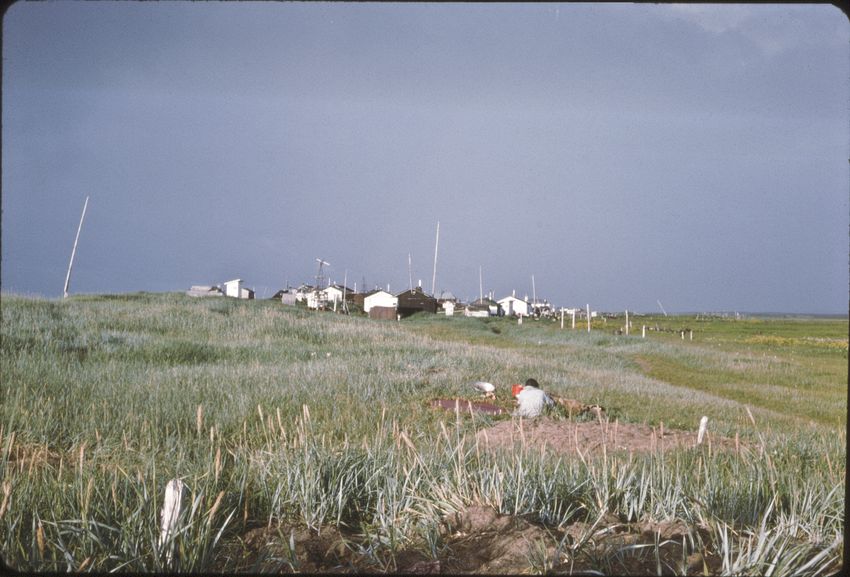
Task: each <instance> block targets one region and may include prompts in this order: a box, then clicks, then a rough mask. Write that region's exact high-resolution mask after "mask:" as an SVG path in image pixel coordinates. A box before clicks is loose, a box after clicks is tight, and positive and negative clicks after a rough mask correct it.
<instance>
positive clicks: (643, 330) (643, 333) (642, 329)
mask: <svg viewBox="0 0 850 577" xmlns="http://www.w3.org/2000/svg"><path fill="white" fill-rule="evenodd" d="M640 338H642V339H645V338H646V325H641V327H640Z"/></svg>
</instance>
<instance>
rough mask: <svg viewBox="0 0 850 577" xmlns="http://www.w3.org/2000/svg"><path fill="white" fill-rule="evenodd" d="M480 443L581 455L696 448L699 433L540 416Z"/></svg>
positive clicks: (727, 443)
mask: <svg viewBox="0 0 850 577" xmlns="http://www.w3.org/2000/svg"><path fill="white" fill-rule="evenodd" d="M478 440H479V441H480V442H481V443H482V444H483V445H484V446H487V447H490V448H503V447H504V448H508V447H513V446H514V445H517V444H519V445H522V444H525V445H526V446H533V447H547V448H549V449H550V450H553V451H555V452H559V453H572V454H578V453H581V454H582V455H583V454H585V453H587V452H594V451H601V450H602V449H603V448H604V449H605V450H607V451H627V452H644V451H656V450H658V451H664V450H669V449H677V448H688V447H694V446H695V445H696V441H697V432H696V431H682V430H676V429H667V428H666V427H663V426H659V427H651V426H649V425H641V424H633V423H620V422H618V421H614V422H610V421H608V420H606V419H603V418H599V419H597V420H595V421H583V422H577V421H570V420H558V419H552V418H550V417H546V416H541V417H537V418H535V419H518V418H514V419H511V420H510V421H502V422H499V423H496V424H495V425H494V426H492V427H489V428H487V429H481V430H480V431H479V432H478ZM703 442H704V443H710V444H711V445H712V446H713V447H715V448H718V447H722V448H728V449H735V440H734V439H727V438H724V437H720V436H717V435H715V436H712V435H711V433H710V432H709V433H707V438H706V439H705V440H704V441H703Z"/></svg>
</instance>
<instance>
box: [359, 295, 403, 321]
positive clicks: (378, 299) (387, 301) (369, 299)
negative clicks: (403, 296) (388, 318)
mask: <svg viewBox="0 0 850 577" xmlns="http://www.w3.org/2000/svg"><path fill="white" fill-rule="evenodd" d="M372 307H388V308H392V309H393V310H395V309H396V308H397V307H398V298H396V297H394V296H393V295H391V294H390V293H388V292H387V291H385V290H380V289H378V290H374V291H372V292H370V293H369V294H367V295H366V296H365V297H364V298H363V312H365V313H368V312H369V310H370V309H371V308H372ZM393 315H395V313H393Z"/></svg>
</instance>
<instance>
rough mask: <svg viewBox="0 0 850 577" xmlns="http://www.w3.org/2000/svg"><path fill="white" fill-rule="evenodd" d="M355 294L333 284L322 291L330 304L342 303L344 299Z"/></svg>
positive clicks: (344, 287) (348, 289)
mask: <svg viewBox="0 0 850 577" xmlns="http://www.w3.org/2000/svg"><path fill="white" fill-rule="evenodd" d="M353 292H354V291H352V290H351V289H350V288H348V287H346V286H342V285H339V284H332V285H331V286H329V287H328V288H326V289H325V290H323V291H322V293H324V295H325V300H327V301H328V303H329V304H333V303H335V302H336V303H341V302H342V299H343V298H344V297H346V296H350V295H351V294H352V293H353Z"/></svg>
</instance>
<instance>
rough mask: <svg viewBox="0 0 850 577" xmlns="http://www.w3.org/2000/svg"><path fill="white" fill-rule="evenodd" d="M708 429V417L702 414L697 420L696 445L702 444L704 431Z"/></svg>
mask: <svg viewBox="0 0 850 577" xmlns="http://www.w3.org/2000/svg"><path fill="white" fill-rule="evenodd" d="M707 430H708V417H706V416H704V415H703V417H702V418H701V419H700V420H699V432H698V433H697V445H702V439H703V437H705V432H706V431H707Z"/></svg>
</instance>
